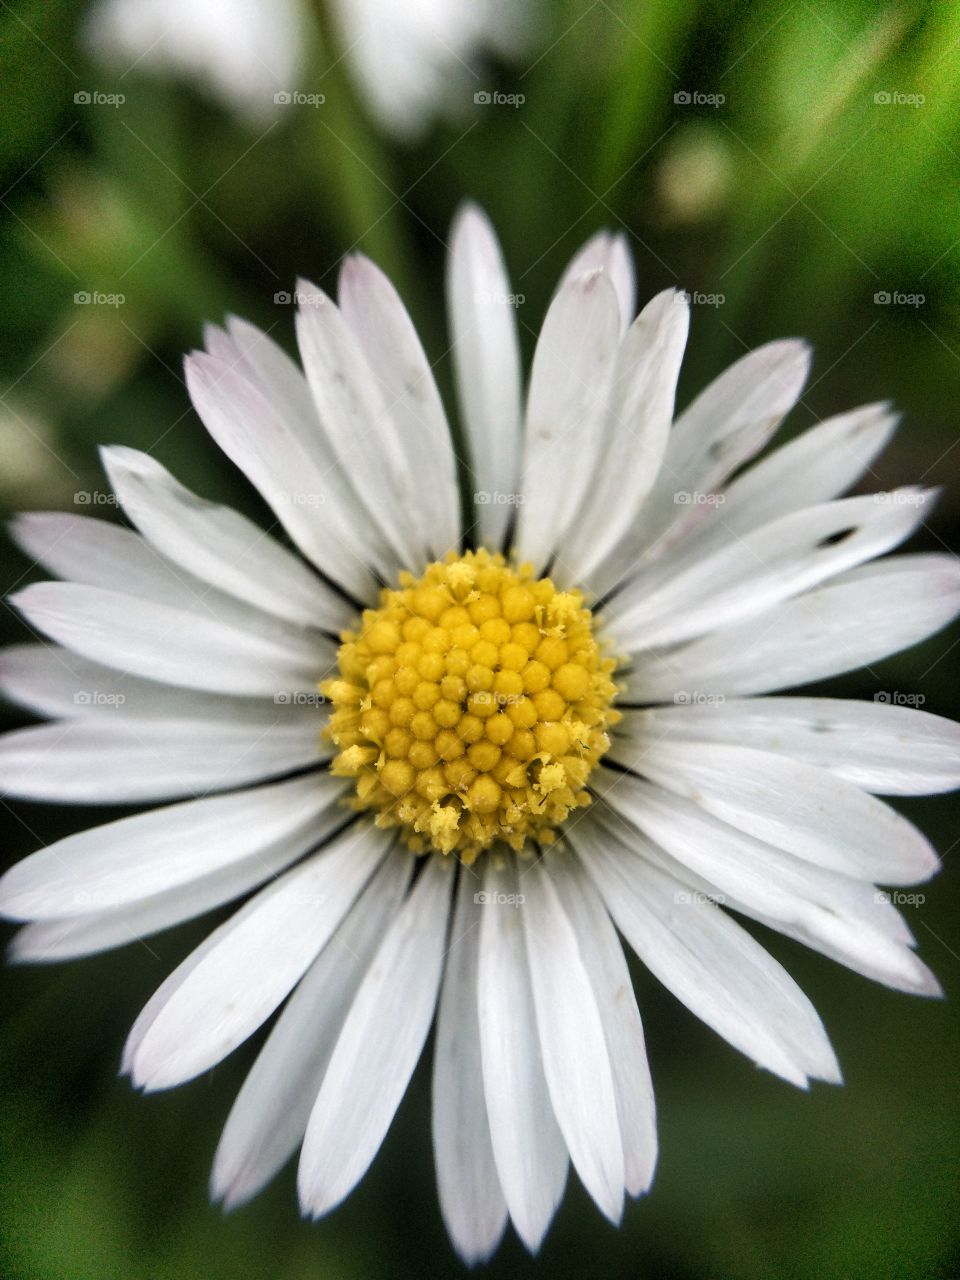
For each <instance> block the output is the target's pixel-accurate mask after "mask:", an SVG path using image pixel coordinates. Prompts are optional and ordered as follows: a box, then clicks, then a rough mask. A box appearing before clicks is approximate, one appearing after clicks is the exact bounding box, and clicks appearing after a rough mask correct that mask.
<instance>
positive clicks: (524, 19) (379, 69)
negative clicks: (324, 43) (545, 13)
mask: <svg viewBox="0 0 960 1280" xmlns="http://www.w3.org/2000/svg"><path fill="white" fill-rule="evenodd" d="M332 13H333V16H334V18H335V20H336V23H337V25H338V27H339V33H340V39H341V42H342V46H343V50H344V56H345V57H346V60H347V64H348V66H349V67H350V70H351V72H352V74H353V77H354V79H355V81H356V82H357V83H358V87H359V90H360V92H361V93H362V94H363V97H364V98H365V100H366V102H367V105H368V106H369V108H370V110H371V112H372V114H373V115H374V117H375V118H376V120H377V122H378V123H379V124H380V125H381V126H382V127H383V128H384V129H385V130H387V131H388V132H390V133H394V134H396V135H398V136H400V137H405V138H415V137H416V136H417V135H418V134H422V133H423V132H424V131H425V130H426V128H427V127H428V125H429V123H430V121H431V119H432V117H433V116H434V115H435V114H436V113H438V112H440V113H442V114H446V115H454V116H457V115H462V114H464V112H465V111H466V110H467V108H468V107H469V105H471V104H472V103H473V101H474V95H475V94H478V93H484V92H486V91H488V89H489V86H488V85H487V84H486V83H485V82H484V81H483V79H482V78H481V77H480V75H479V72H478V70H477V65H476V64H477V61H478V55H480V54H482V53H483V52H485V51H489V52H491V53H494V54H496V55H497V56H499V57H501V58H504V59H511V58H516V57H517V56H518V55H519V54H522V53H524V52H526V51H528V50H529V49H530V47H531V45H532V43H533V40H534V38H535V35H536V31H537V28H538V25H539V24H538V22H537V13H536V6H535V5H534V4H532V3H531V0H408V2H407V3H404V4H396V3H391V2H390V0H386V3H385V0H333V5H332Z"/></svg>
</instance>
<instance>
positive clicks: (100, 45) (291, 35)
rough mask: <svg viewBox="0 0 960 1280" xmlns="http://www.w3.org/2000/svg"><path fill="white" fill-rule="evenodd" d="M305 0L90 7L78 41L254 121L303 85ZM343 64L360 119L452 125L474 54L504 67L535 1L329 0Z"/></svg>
mask: <svg viewBox="0 0 960 1280" xmlns="http://www.w3.org/2000/svg"><path fill="white" fill-rule="evenodd" d="M313 8H314V6H312V5H311V4H310V3H309V2H308V0H97V3H96V4H95V5H94V7H93V9H92V11H91V14H90V16H89V18H88V19H87V21H86V23H85V26H84V32H83V34H84V41H85V43H86V45H87V47H88V48H89V50H90V52H91V53H92V54H93V56H94V57H95V58H97V59H99V60H100V61H103V62H108V63H113V64H117V63H119V64H122V66H123V67H124V70H125V71H126V70H130V69H131V64H132V66H134V67H140V68H143V69H147V70H150V71H161V72H162V71H166V72H175V73H177V74H180V75H184V76H186V77H188V78H190V79H192V80H193V81H194V82H195V83H196V84H198V85H199V87H200V88H201V89H204V90H206V91H207V92H209V93H210V94H211V95H212V96H213V97H215V98H217V99H219V100H220V101H221V102H222V103H223V104H224V105H225V106H226V107H228V108H229V109H231V110H233V111H235V112H237V113H238V114H239V115H241V116H243V117H246V118H248V119H249V120H251V121H252V122H253V123H254V124H260V125H262V124H263V123H264V122H265V121H268V120H269V119H270V118H271V117H272V116H273V115H274V114H275V113H276V110H277V108H278V106H280V105H281V104H283V103H289V102H290V95H291V92H292V91H296V90H298V89H302V88H304V87H305V86H304V84H303V83H302V82H303V74H304V69H305V66H306V64H307V61H308V57H309V52H310V46H311V44H312V43H314V42H315V41H316V39H317V33H316V30H315V21H314V13H313ZM329 12H330V20H331V23H332V24H333V26H334V27H335V29H336V36H337V41H338V47H339V48H340V49H342V57H343V58H344V60H345V64H346V67H347V69H348V71H349V74H350V76H351V78H352V80H353V82H354V84H355V86H356V89H357V91H358V93H359V95H360V97H361V99H362V100H363V102H364V103H365V105H366V107H367V109H368V111H369V112H370V114H371V116H372V117H373V118H374V120H375V121H376V122H377V124H378V125H379V126H380V127H381V128H382V129H383V130H384V131H385V132H386V133H389V134H393V135H394V136H396V137H398V138H401V139H404V140H407V141H412V140H416V139H418V138H419V137H421V136H422V135H423V134H425V133H426V132H427V130H428V129H429V127H430V125H431V124H432V122H433V121H434V119H435V118H436V117H437V116H444V115H445V116H449V117H452V118H462V117H463V116H465V115H466V114H467V113H468V111H469V110H470V108H471V104H472V103H473V102H474V95H475V94H478V95H479V96H480V101H486V102H489V86H488V85H487V83H486V82H485V81H484V80H483V79H482V78H481V76H480V73H479V71H478V70H477V67H478V64H479V63H480V61H481V58H482V56H483V55H484V54H494V55H496V56H497V57H500V58H503V59H504V60H507V61H516V59H517V58H518V56H520V55H521V54H523V53H525V52H527V51H529V50H530V49H531V48H532V47H533V46H534V44H535V43H536V41H537V39H538V37H539V33H540V31H541V29H542V22H541V15H540V13H539V5H538V4H537V3H535V0H404V2H403V3H398V2H397V0H331V4H330V8H329Z"/></svg>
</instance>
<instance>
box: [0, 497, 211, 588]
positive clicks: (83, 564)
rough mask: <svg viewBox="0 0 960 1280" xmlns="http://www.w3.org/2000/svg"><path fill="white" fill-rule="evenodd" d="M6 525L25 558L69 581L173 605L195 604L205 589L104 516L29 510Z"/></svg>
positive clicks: (146, 544) (143, 542)
mask: <svg viewBox="0 0 960 1280" xmlns="http://www.w3.org/2000/svg"><path fill="white" fill-rule="evenodd" d="M10 529H11V533H12V534H13V537H14V538H15V539H16V541H17V543H18V545H19V546H20V547H21V549H22V550H23V551H24V552H26V554H27V555H28V556H30V557H31V558H32V559H33V560H35V561H36V562H37V563H38V564H40V565H42V566H43V567H44V568H45V569H46V570H47V571H48V572H49V573H52V574H54V575H55V576H56V577H58V578H64V579H66V580H67V581H68V582H82V583H84V584H85V585H87V586H91V587H105V588H107V589H109V590H113V591H125V592H127V593H128V594H129V595H132V596H140V597H143V598H145V599H150V600H157V601H160V602H162V603H165V604H171V605H176V606H183V605H185V604H189V605H190V606H191V607H193V606H195V605H196V604H197V602H198V600H199V599H200V598H201V597H202V593H203V590H204V588H203V587H201V586H200V584H198V583H196V580H195V579H194V578H193V577H192V575H190V574H189V573H182V572H179V571H178V570H177V569H176V568H175V566H173V565H172V564H170V562H169V561H168V560H166V559H164V557H163V556H161V555H159V554H158V553H157V552H156V551H155V550H154V549H153V548H152V547H151V546H150V545H149V544H148V543H147V542H145V541H144V540H143V538H141V537H139V536H138V535H137V534H135V533H133V532H132V531H131V530H130V529H124V528H121V526H120V525H117V524H111V523H110V522H109V521H107V520H96V519H93V518H91V517H90V516H77V515H73V514H71V513H70V512H68V511H30V512H27V513H25V514H23V515H19V516H15V517H14V519H13V520H12V521H11V526H10ZM192 588H197V589H196V590H193V589H192Z"/></svg>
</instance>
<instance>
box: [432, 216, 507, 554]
mask: <svg viewBox="0 0 960 1280" xmlns="http://www.w3.org/2000/svg"><path fill="white" fill-rule="evenodd" d="M447 272H448V274H447V309H448V312H449V317H450V334H451V342H452V346H453V362H454V373H455V375H456V380H457V393H458V398H459V402H460V413H461V416H462V420H463V426H464V431H465V433H466V436H467V440H468V443H469V446H470V456H471V460H472V463H473V481H474V484H475V485H476V492H477V493H479V494H482V495H485V500H484V499H481V500H480V501H479V502H477V501H476V500H475V505H474V508H473V518H474V519H475V520H476V521H477V526H478V538H477V540H478V541H480V542H485V543H487V545H488V546H492V547H499V546H500V544H501V543H502V541H503V538H504V535H505V533H506V529H507V525H508V523H509V519H510V516H511V514H512V512H513V511H514V509H515V508H514V506H513V505H512V502H511V500H514V501H515V500H516V496H517V494H518V492H519V488H520V440H521V430H520V423H521V396H522V386H521V374H520V344H519V340H518V337H517V317H516V312H515V310H514V306H513V302H512V298H511V293H510V282H509V280H508V279H507V272H506V267H505V266H504V262H503V255H502V253H501V251H500V245H499V244H498V242H497V237H496V233H495V232H494V230H493V227H492V226H491V225H490V222H489V219H488V218H487V217H486V215H485V214H484V213H482V212H481V211H480V210H479V209H478V208H477V207H476V206H475V205H471V204H467V205H464V206H463V207H462V208H461V209H460V212H459V213H458V214H457V216H456V218H455V219H454V222H453V227H452V229H451V236H450V257H449V261H448V268H447Z"/></svg>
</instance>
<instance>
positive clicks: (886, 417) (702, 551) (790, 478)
mask: <svg viewBox="0 0 960 1280" xmlns="http://www.w3.org/2000/svg"><path fill="white" fill-rule="evenodd" d="M896 421H897V418H896V414H893V413H891V412H890V410H889V408H888V406H886V405H884V404H871V405H865V406H863V408H860V409H853V410H851V411H850V412H849V413H841V414H837V416H836V417H833V418H827V419H826V420H825V421H823V422H821V423H819V424H818V425H817V426H815V427H811V428H810V429H809V430H808V431H803V432H801V434H800V435H799V436H797V438H796V439H795V440H791V441H790V442H789V443H788V444H785V445H783V446H782V447H781V448H780V449H777V450H775V451H774V452H773V453H771V454H768V455H767V457H765V458H763V459H761V461H760V462H757V463H755V464H754V465H753V466H751V467H750V468H748V469H747V470H746V471H744V472H743V474H742V475H740V476H738V477H737V478H736V479H735V480H734V481H733V483H732V484H731V485H730V486H729V487H728V488H727V489H726V490H724V492H723V493H722V494H721V495H718V496H717V499H716V501H714V502H710V503H702V499H701V506H700V510H699V512H698V513H697V519H698V523H697V524H696V525H695V526H692V527H691V528H690V529H689V530H688V531H687V532H686V535H685V536H684V537H682V538H680V539H679V540H678V541H677V542H676V543H675V544H673V545H671V546H670V547H669V548H668V549H666V550H664V551H663V554H661V555H659V556H658V557H657V558H656V559H655V560H654V562H653V563H652V564H650V565H649V567H646V568H644V570H643V580H644V584H645V589H646V590H653V589H654V588H655V587H660V586H661V585H662V584H663V583H666V582H669V581H670V580H671V579H673V578H674V577H675V576H676V575H677V574H678V573H679V572H680V571H681V570H683V569H686V568H687V567H688V566H691V565H694V564H697V563H698V562H700V561H702V560H703V559H704V557H705V556H707V555H709V554H710V553H712V552H713V551H715V550H718V549H720V548H722V547H725V546H727V545H729V544H730V543H731V542H732V541H734V540H735V539H737V538H739V537H741V536H742V535H744V534H746V533H750V532H751V531H752V530H755V529H758V528H759V527H760V526H761V525H765V524H769V523H770V522H772V521H775V520H777V519H779V518H780V517H782V516H785V515H787V514H789V513H790V512H792V511H799V510H800V509H801V508H803V507H813V506H816V505H818V504H819V503H823V502H829V501H830V500H831V499H833V498H836V497H838V496H839V495H840V494H842V493H845V492H846V491H847V489H849V488H850V487H851V486H852V485H853V484H854V483H855V482H856V481H857V480H858V479H859V478H860V476H861V475H862V474H863V472H864V471H865V470H866V469H867V468H868V467H869V465H870V462H871V461H872V460H873V458H874V457H875V456H876V455H877V454H878V453H879V452H880V450H881V449H883V448H884V446H885V445H886V444H887V442H888V440H889V439H890V436H891V435H892V433H893V429H894V427H895V426H896ZM684 496H685V497H686V496H687V495H684ZM896 500H897V499H896V498H893V497H892V496H888V495H885V494H884V495H879V496H878V498H877V501H878V502H888V501H896ZM626 568H629V565H627V564H625V565H624V569H626Z"/></svg>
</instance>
